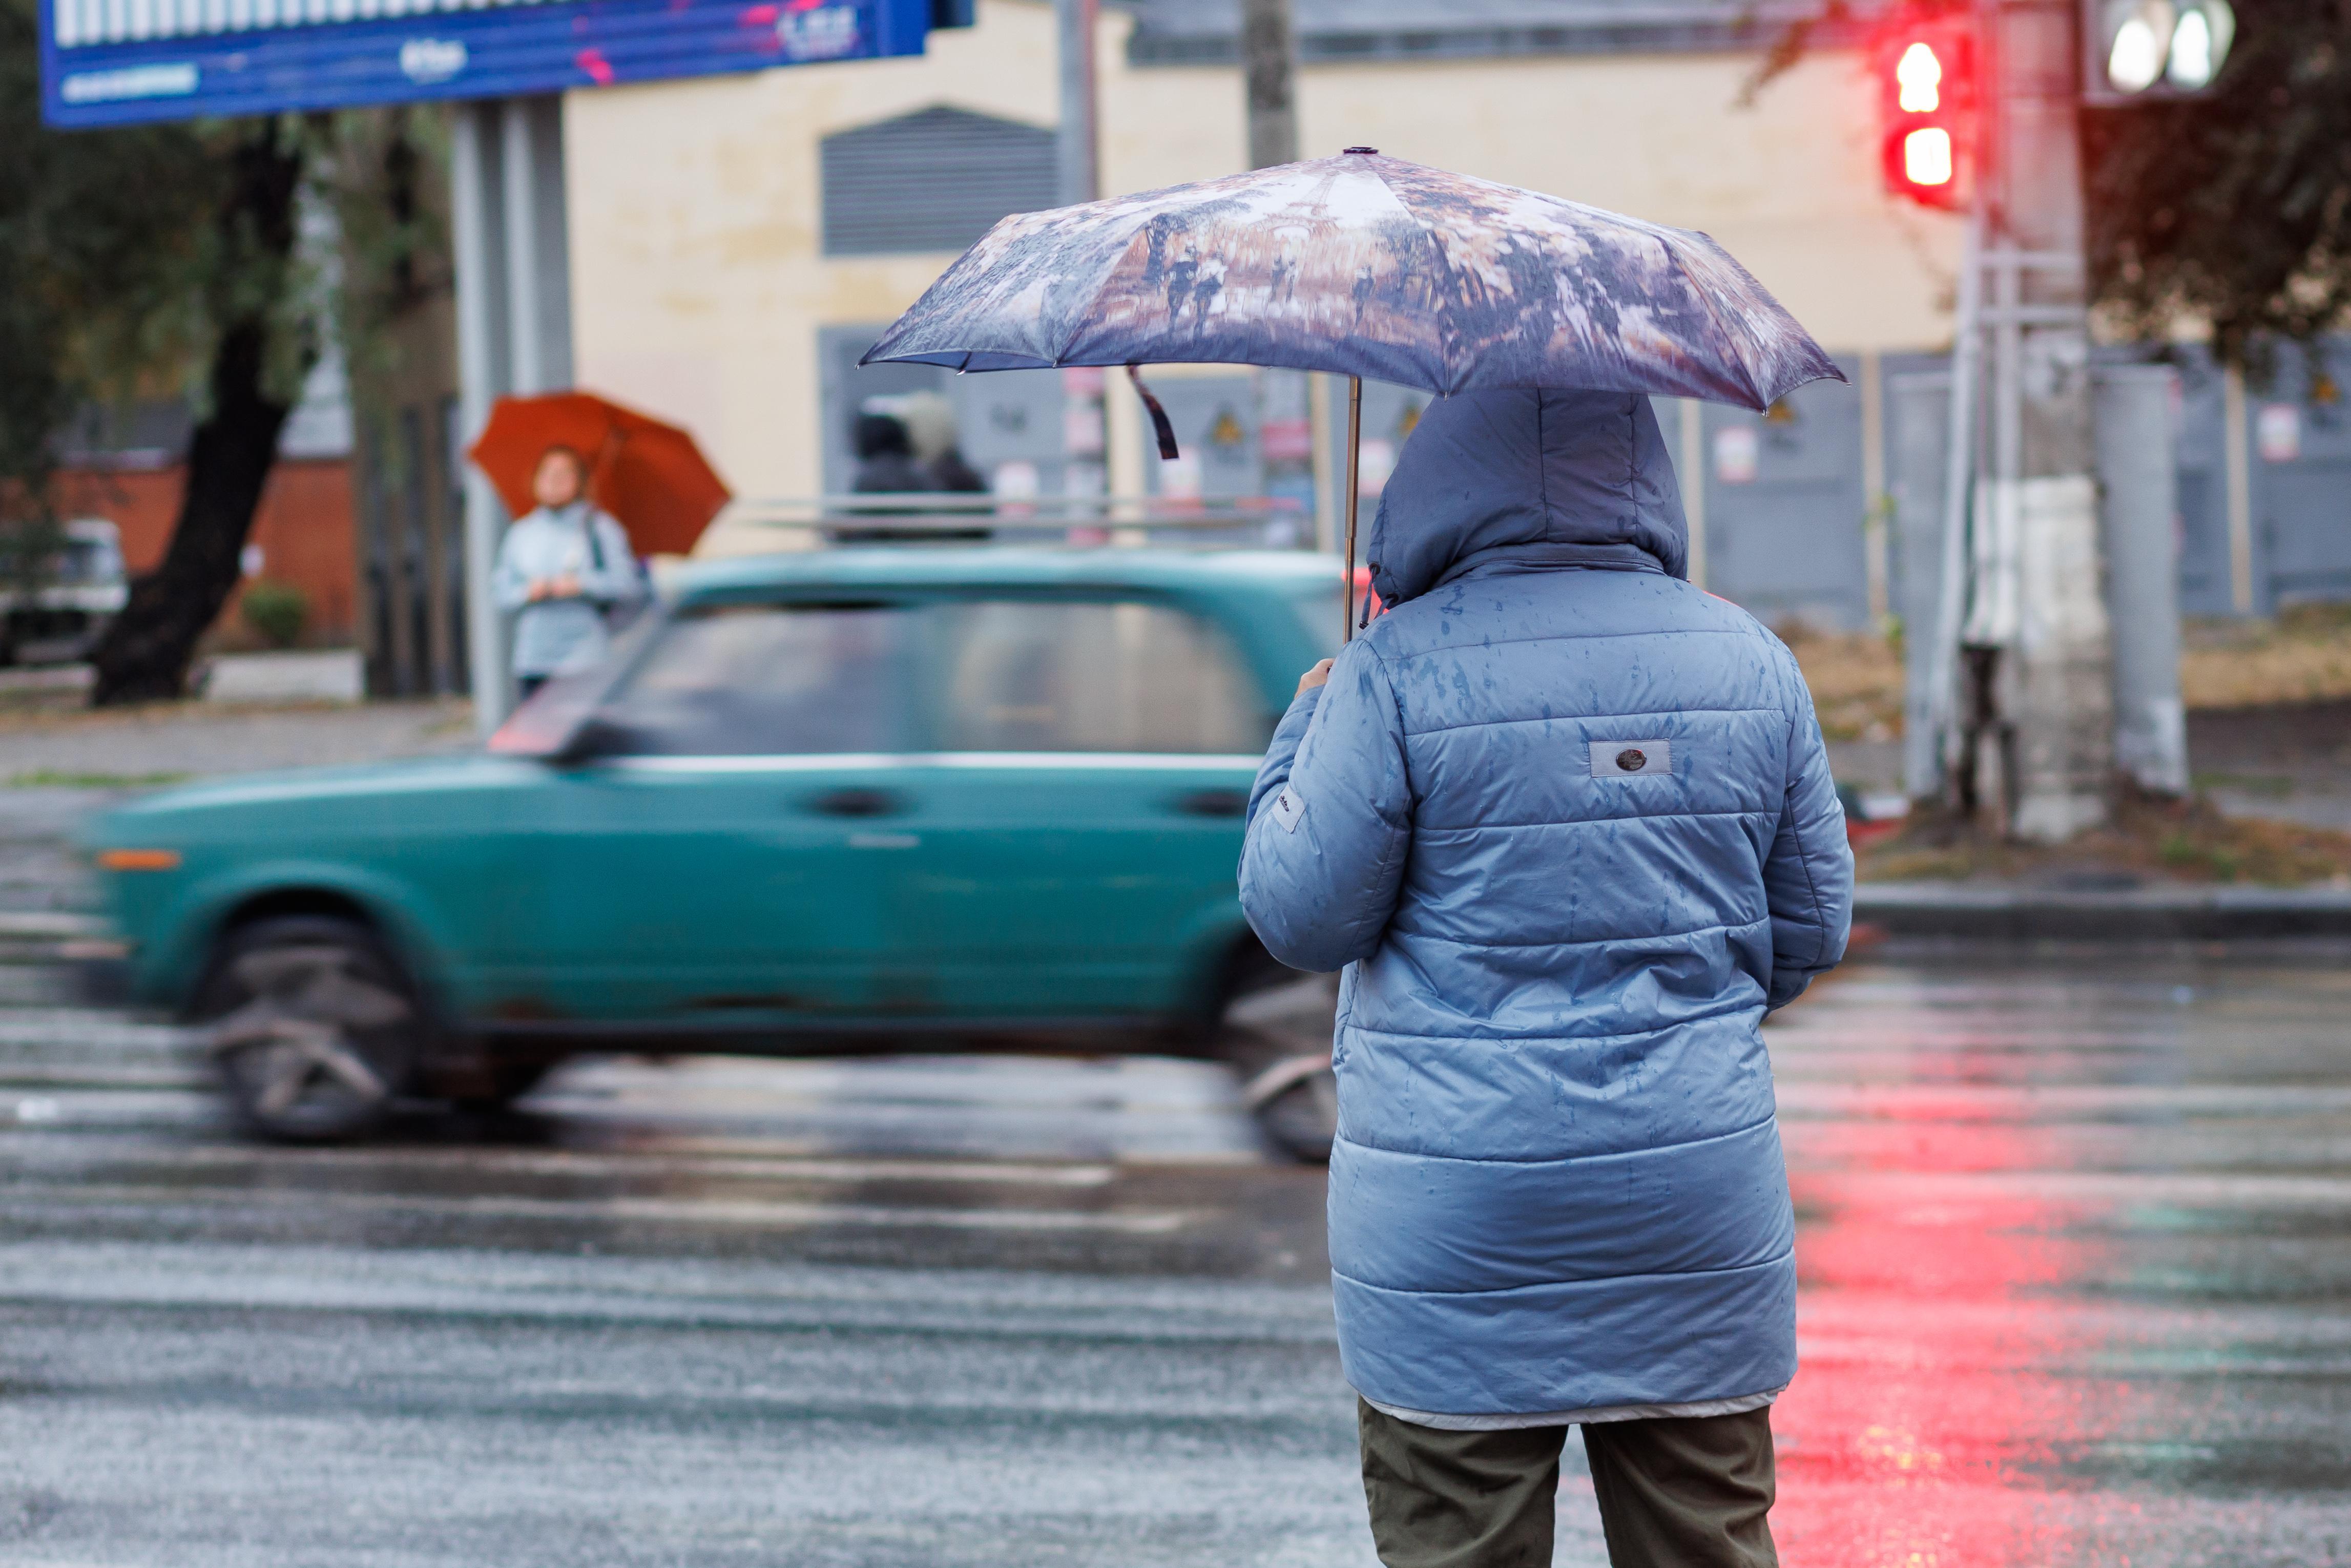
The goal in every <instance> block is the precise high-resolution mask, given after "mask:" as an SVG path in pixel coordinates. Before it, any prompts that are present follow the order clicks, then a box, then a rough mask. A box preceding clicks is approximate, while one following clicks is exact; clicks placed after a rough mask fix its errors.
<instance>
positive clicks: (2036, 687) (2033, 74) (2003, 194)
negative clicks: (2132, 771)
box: [1940, 0, 2114, 842]
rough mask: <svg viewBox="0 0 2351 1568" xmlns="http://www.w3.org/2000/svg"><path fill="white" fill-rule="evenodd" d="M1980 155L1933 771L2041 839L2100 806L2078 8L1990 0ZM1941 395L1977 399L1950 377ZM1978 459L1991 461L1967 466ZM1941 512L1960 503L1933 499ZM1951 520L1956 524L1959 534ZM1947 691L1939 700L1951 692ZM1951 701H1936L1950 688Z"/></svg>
mask: <svg viewBox="0 0 2351 1568" xmlns="http://www.w3.org/2000/svg"><path fill="white" fill-rule="evenodd" d="M1980 19H1981V22H1982V25H1983V35H1984V36H1983V42H1984V44H1985V46H1986V48H1985V51H1984V53H1985V56H1986V57H1987V62H1988V64H1989V66H1990V70H1989V72H1988V73H1987V75H1988V79H1989V83H1990V87H1991V90H1990V92H1989V93H1988V94H1987V95H1986V97H1987V99H1988V101H1987V104H1986V108H1987V110H1988V113H1987V115H1986V120H1985V130H1986V131H1988V132H1989V133H1990V134H1989V141H1990V143H1991V144H1990V146H1989V148H1988V149H1987V152H1988V156H1987V157H1985V158H1984V160H1983V162H1982V165H1981V172H1980V179H1979V183H1978V186H1977V191H1978V194H1977V198H1976V200H1977V203H1978V209H1979V213H1980V218H1979V220H1978V221H1979V222H1980V225H1981V229H1980V232H1981V233H1982V234H1983V235H1984V243H1983V244H1982V246H1980V248H1979V247H1977V246H1970V253H1971V254H1970V258H1969V267H1968V271H1969V273H1970V277H1966V278H1963V280H1962V283H1961V294H1962V298H1963V300H1966V299H1970V298H1972V300H1981V299H1982V298H1983V297H1984V295H1985V294H1986V293H1988V294H1989V296H1990V299H1989V303H1986V304H1983V305H1981V306H1980V308H1979V309H1978V310H1977V311H1976V312H1975V315H1976V318H1977V319H1976V321H1975V323H1974V324H1973V327H1974V330H1970V324H1969V323H1966V322H1962V323H1961V335H1962V343H1961V345H1960V349H1959V360H1960V361H1961V362H1962V363H1964V362H1965V361H1967V360H1968V359H1969V358H1970V357H1971V356H1972V355H1973V354H1974V353H1975V352H1977V351H1978V341H1977V334H1978V333H1979V332H1988V333H1989V334H1990V336H1991V376H1990V388H1989V391H1990V392H1991V398H1990V402H1991V409H1990V418H1989V420H1988V421H1986V422H1985V423H1986V424H1987V425H1988V427H1989V428H1988V430H1987V432H1986V434H1988V435H1989V437H1990V439H1989V443H1988V444H1989V447H1990V450H1989V452H1983V453H1982V454H1981V457H1979V456H1978V453H1979V452H1980V451H1981V446H1982V445H1983V444H1980V443H1978V442H1977V441H1975V440H1973V439H1968V440H1965V441H1960V440H1959V439H1956V438H1958V437H1959V436H1961V435H1962V434H1966V435H1969V436H1972V434H1973V433H1972V431H1971V430H1969V429H1968V428H1967V426H1968V424H1969V423H1970V411H1969V410H1967V409H1964V408H1960V407H1955V408H1954V410H1953V414H1952V419H1953V435H1954V437H1955V440H1954V443H1953V456H1954V469H1953V472H1954V473H1957V472H1958V464H1959V463H1961V462H1965V463H1967V464H1968V465H1969V466H1970V468H1971V469H1973V470H1974V471H1975V472H1978V473H1980V474H1981V475H1982V479H1981V482H1980V483H1979V484H1978V485H1977V486H1975V487H1974V493H1973V497H1972V505H1971V506H1970V507H1969V508H1968V513H1969V522H1970V528H1969V529H1968V532H1969V535H1970V539H1969V550H1968V554H1969V557H1970V559H1969V566H1970V570H1969V571H1968V573H1967V576H1968V579H1969V583H1968V606H1967V613H1966V616H1965V619H1964V624H1963V626H1962V628H1961V635H1960V638H1959V646H1958V648H1957V650H1956V652H1957V655H1958V656H1957V658H1956V659H1955V660H1954V661H1953V664H1954V666H1955V667H1954V668H1953V670H1952V674H1953V676H1954V679H1953V680H1952V681H1951V682H1949V684H1946V685H1942V686H1941V687H1940V689H1941V690H1942V691H1943V692H1944V693H1946V694H1950V695H1954V696H1956V700H1955V701H1954V704H1953V706H1954V708H1955V709H1956V712H1957V715H1958V728H1959V732H1960V733H1959V737H1958V739H1959V745H1958V746H1957V747H1956V748H1954V749H1953V750H1949V751H1947V752H1946V756H1945V762H1946V767H1947V768H1950V769H1951V770H1952V772H1953V774H1954V779H1953V781H1954V783H1955V784H1956V785H1957V786H1958V793H1959V796H1960V799H1961V800H1963V801H1967V802H1969V803H1970V804H1972V805H1973V806H1974V807H1975V808H1976V810H1977V811H1978V812H1979V814H1980V816H1981V817H1982V818H1983V819H1984V820H1986V821H1987V822H1988V823H1989V824H1991V825H1993V826H1995V827H1997V828H1999V829H2001V831H2007V832H2011V833H2013V834H2014V835H2015V836H2017V837H2020V838H2024V839H2031V840H2036V841H2044V842H2055V841H2062V840H2064V839H2069V838H2071V837H2073V836H2074V834H2076V833H2078V832H2081V831H2084V830H2085V829H2087V828H2091V827H2095V826H2097V825H2098V824H2100V823H2101V822H2103V821H2105V819H2106V816H2107V813H2108V805H2107V791H2108V788H2109V781H2110V778H2111V775H2112V771H2113V757H2114V736H2113V727H2114V711H2113V709H2114V699H2113V689H2112V681H2113V646H2112V634H2111V629H2110V627H2109V624H2108V622H2107V616H2106V610H2105V599H2104V581H2105V572H2104V570H2103V565H2102V561H2101V557H2100V550H2099V530H2098V492H2097V485H2096V481H2095V478H2094V477H2093V457H2094V453H2093V447H2092V442H2091V387H2090V367H2089V331H2088V318H2087V311H2086V287H2085V285H2086V278H2085V268H2084V263H2083V242H2084V235H2083V202H2082V176H2081V141H2080V132H2079V127H2078V124H2077V120H2076V111H2077V95H2076V89H2075V85H2074V84H2075V81H2076V79H2077V78H2076V74H2075V70H2074V27H2075V13H2074V5H2073V4H2071V0H1986V3H1985V5H1984V8H1983V9H1982V11H1981V12H1980ZM1955 381H1956V382H1958V383H1959V384H1956V385H1955V386H1954V388H1953V392H1954V394H1955V402H1959V403H1971V402H1973V396H1972V394H1973V387H1972V384H1971V383H1972V376H1971V375H1970V374H1969V373H1967V372H1966V371H1959V373H1958V374H1957V375H1955ZM1984 458H1988V459H1989V462H1988V463H1986V462H1984V461H1983V459H1984ZM1947 504H1949V506H1950V507H1952V509H1953V511H1954V512H1956V508H1957V505H1958V503H1957V500H1956V497H1955V496H1954V497H1947ZM1955 536H1956V530H1953V532H1952V535H1950V536H1947V537H1955ZM1955 686H1956V687H1959V688H1960V690H1959V692H1958V693H1956V694H1954V693H1953V688H1954V687H1955ZM1947 700H1950V699H1949V696H1947Z"/></svg>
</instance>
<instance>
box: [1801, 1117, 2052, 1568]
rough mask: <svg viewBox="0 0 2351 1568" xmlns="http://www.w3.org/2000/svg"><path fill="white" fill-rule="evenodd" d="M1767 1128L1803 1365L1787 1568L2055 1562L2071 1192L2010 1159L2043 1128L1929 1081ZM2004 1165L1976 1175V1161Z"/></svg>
mask: <svg viewBox="0 0 2351 1568" xmlns="http://www.w3.org/2000/svg"><path fill="white" fill-rule="evenodd" d="M1856 1109H1859V1110H1862V1111H1863V1113H1864V1115H1865V1116H1867V1119H1863V1120H1831V1121H1814V1120H1803V1119H1793V1120H1791V1121H1789V1122H1788V1123H1786V1124H1784V1127H1783V1135H1784V1136H1785V1137H1786V1140H1787V1144H1788V1153H1789V1166H1790V1180H1791V1183H1792V1186H1793V1188H1794V1192H1795V1198H1796V1211H1797V1217H1798V1236H1797V1243H1796V1259H1797V1266H1798V1270H1799V1274H1800V1281H1801V1285H1800V1291H1799V1306H1798V1329H1797V1332H1798V1336H1799V1345H1800V1353H1801V1355H1802V1370H1801V1371H1800V1372H1799V1373H1798V1375H1797V1377H1796V1381H1795V1384H1794V1385H1793V1386H1792V1387H1791V1388H1790V1389H1789V1391H1788V1393H1787V1394H1786V1395H1785V1396H1782V1399H1781V1402H1780V1405H1779V1406H1778V1409H1777V1411H1776V1412H1775V1414H1774V1420H1773V1426H1774V1427H1775V1428H1776V1430H1777V1432H1778V1434H1779V1438H1780V1456H1779V1467H1780V1469H1779V1474H1780V1501H1779V1505H1778V1507H1777V1508H1776V1509H1775V1510H1774V1511H1773V1513H1772V1526H1773V1532H1774V1534H1775V1535H1776V1536H1777V1537H1778V1539H1779V1542H1780V1547H1781V1552H1782V1559H1783V1561H1784V1562H1786V1563H1788V1564H1789V1568H2002V1565H2007V1564H2014V1565H2016V1568H2045V1565H2047V1564H2051V1563H2062V1562H2066V1561H2070V1560H2074V1550H2073V1548H2074V1544H2075V1543H2074V1542H2071V1541H2070V1540H2068V1539H2066V1537H2068V1536H2069V1535H2070V1534H2071V1529H2070V1526H2069V1524H2068V1522H2067V1521H2066V1518H2065V1516H2064V1511H2062V1510H2061V1509H2060V1508H2057V1507H2053V1506H2050V1505H2051V1504H2052V1503H2053V1502H2054V1501H2055V1499H2053V1497H2052V1495H2051V1488H2052V1486H2053V1477H2052V1476H2051V1474H2050V1469H2051V1464H2050V1460H2051V1457H2052V1452H2053V1448H2054V1447H2055V1446H2056V1445H2058V1444H2060V1443H2063V1442H2064V1441H2065V1440H2067V1439H2071V1438H2074V1437H2080V1436H2081V1435H2082V1434H2083V1433H2084V1430H2085V1414H2084V1412H2083V1410H2082V1409H2081V1408H2080V1402H2081V1399H2082V1397H2083V1395H2082V1386H2081V1385H2080V1384H2079V1382H2078V1381H2077V1380H2075V1379H2072V1378H2068V1377H2066V1376H2064V1375H2061V1374H2059V1373H2057V1372H2056V1371H2055V1370H2054V1369H2055V1368H2056V1367H2057V1366H2058V1365H2059V1364H2061V1363H2062V1362H2063V1360H2064V1355H2065V1353H2066V1352H2067V1350H2068V1349H2069V1348H2071V1347H2072V1346H2073V1345H2074V1343H2075V1342H2076V1340H2077V1339H2078V1333H2077V1331H2076V1329H2074V1327H2071V1326H2069V1322H2068V1318H2069V1314H2068V1313H2067V1312H2066V1310H2065V1303H2064V1300H2063V1297H2062V1295H2061V1294H2060V1291H2061V1289H2062V1287H2063V1286H2064V1283H2065V1282H2066V1281H2069V1280H2080V1279H2081V1278H2083V1276H2084V1274H2085V1272H2086V1271H2087V1270H2089V1268H2090V1266H2091V1264H2092V1261H2093V1260H2091V1259H2090V1258H2089V1257H2088V1256H2087V1255H2086V1250H2085V1249H2086V1248H2087V1247H2088V1245H2089V1244H2087V1243H2084V1242H2080V1241H2078V1240H2075V1239H2069V1238H2068V1237H2066V1236H2065V1235H2064V1231H2063V1223H2064V1218H2065V1215H2064V1210H2066V1209H2070V1208H2072V1207H2074V1206H2072V1205H2067V1204H2059V1203H2052V1202H2045V1201H2042V1200H2039V1199H2036V1198H2034V1197H2031V1196H2020V1193H2019V1188H2020V1186H2029V1183H2020V1182H2019V1181H2017V1180H2015V1179H2013V1175H2012V1174H2011V1173H2030V1172H2033V1171H2046V1170H2051V1169H2056V1168H2063V1166H2064V1164H2065V1162H2064V1159H2063V1157H2062V1155H2061V1154H2060V1153H2059V1152H2058V1151H2057V1150H2055V1149H2054V1148H2053V1147H2052V1146H2051V1145H2052V1144H2053V1139H2052V1138H2051V1137H2050V1136H2048V1135H2046V1134H2042V1133H2040V1132H2038V1131H2036V1130H2035V1129H2033V1128H2032V1127H2029V1126H2020V1125H2017V1124H2013V1123H2008V1122H2000V1121H1992V1122H1987V1121H1985V1120H1983V1119H1981V1117H1980V1114H1979V1113H1980V1109H1981V1101H1980V1099H1971V1100H1970V1101H1969V1103H1968V1106H1967V1113H1962V1111H1961V1107H1960V1106H1959V1105H1958V1104H1956V1103H1955V1104H1953V1105H1951V1106H1949V1107H1942V1106H1938V1104H1937V1103H1936V1102H1935V1099H1934V1097H1933V1096H1931V1095H1928V1096H1917V1095H1906V1094H1896V1095H1895V1096H1891V1097H1889V1103H1887V1104H1886V1105H1885V1106H1883V1107H1881V1108H1879V1109H1878V1111H1877V1113H1876V1114H1875V1115H1874V1116H1872V1115H1868V1113H1867V1111H1866V1108H1865V1107H1856ZM1992 1172H1999V1173H2004V1174H2009V1179H1993V1180H1983V1179H1980V1178H1979V1177H1978V1176H1976V1175H1975V1174H1974V1173H1992Z"/></svg>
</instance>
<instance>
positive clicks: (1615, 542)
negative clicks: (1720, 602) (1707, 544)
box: [1364, 387, 1689, 605]
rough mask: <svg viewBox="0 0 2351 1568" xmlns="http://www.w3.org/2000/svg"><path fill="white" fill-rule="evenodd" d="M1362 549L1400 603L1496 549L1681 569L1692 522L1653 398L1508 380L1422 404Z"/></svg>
mask: <svg viewBox="0 0 2351 1568" xmlns="http://www.w3.org/2000/svg"><path fill="white" fill-rule="evenodd" d="M1364 557H1365V559H1367V560H1369V561H1370V562H1371V569H1372V586H1373V587H1374V589H1376V590H1378V591H1379V595H1380V600H1381V601H1382V602H1383V603H1385V604H1390V605H1395V604H1401V603H1403V602H1404V601H1405V600H1407V599H1413V598H1416V597H1417V596H1419V595H1421V594H1423V593H1426V592H1427V591H1429V590H1430V589H1432V588H1435V587H1436V586H1437V584H1439V583H1441V582H1444V581H1446V580H1447V579H1449V578H1453V577H1458V576H1459V575H1460V574H1461V573H1462V572H1464V571H1467V570H1469V569H1471V568H1472V567H1475V566H1479V565H1481V564H1483V563H1485V562H1486V561H1489V560H1492V559H1498V558H1504V559H1510V560H1513V561H1520V562H1524V563H1527V564H1531V565H1540V564H1555V565H1576V566H1614V567H1617V568H1619V569H1625V568H1630V569H1634V570H1660V569H1662V570H1665V571H1666V572H1667V573H1669V574H1671V575H1672V576H1675V577H1683V576H1686V575H1687V569H1688V559H1689V526H1688V524H1687V522H1686V521H1685V520H1684V519H1683V517H1682V497H1681V489H1680V486H1677V484H1676V483H1675V482H1674V465H1673V461H1672V459H1671V458H1670V457H1668V456H1667V453H1666V442H1665V436H1664V434H1663V433H1662V432H1660V431H1659V430H1658V428H1657V416H1656V413H1655V412H1654V411H1653V410H1652V409H1651V408H1650V406H1649V400H1648V398H1647V397H1646V396H1644V395H1642V394H1641V393H1638V392H1565V391H1558V390H1553V389H1549V388H1542V389H1538V388H1531V387H1507V388H1498V389H1495V390H1493V391H1489V392H1464V393H1461V394H1459V395H1458V396H1455V397H1447V398H1439V399H1437V401H1436V402H1432V403H1430V404H1429V405H1428V407H1427V409H1426V411H1425V412H1424V413H1422V414H1421V416H1420V423H1418V424H1417V425H1416V426H1415V427H1414V429H1413V433H1412V434H1411V436H1410V438H1408V439H1407V440H1406V441H1405V447H1404V453H1403V455H1402V456H1400V457H1399V458H1398V459H1397V461H1396V465H1395V473H1394V474H1393V475H1392V476H1390V477H1389V479H1388V482H1387V486H1386V488H1385V489H1384V490H1383V491H1382V492H1381V495H1380V510H1379V515H1378V517H1375V518H1374V519H1373V521H1372V531H1371V538H1370V542H1369V544H1368V545H1367V547H1366V549H1365V550H1364Z"/></svg>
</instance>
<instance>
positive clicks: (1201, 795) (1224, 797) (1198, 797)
mask: <svg viewBox="0 0 2351 1568" xmlns="http://www.w3.org/2000/svg"><path fill="white" fill-rule="evenodd" d="M1175 809H1176V810H1179V811H1181V812H1183V813H1184V814H1185V815H1186V816H1187V817H1238V816H1240V815H1242V814H1243V813H1245V812H1246V811H1248V810H1249V791H1248V790H1246V789H1195V790H1193V791H1192V792H1191V793H1190V794H1188V795H1179V796H1177V797H1176V798H1175Z"/></svg>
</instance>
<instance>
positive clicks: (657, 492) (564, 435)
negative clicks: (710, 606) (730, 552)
mask: <svg viewBox="0 0 2351 1568" xmlns="http://www.w3.org/2000/svg"><path fill="white" fill-rule="evenodd" d="M550 446H569V447H570V448H571V449H572V450H573V451H575V452H577V453H579V454H580V455H581V456H582V457H584V458H586V459H587V460H588V466H589V476H588V489H589V494H590V496H592V497H594V498H595V501H596V504H597V505H598V506H600V507H603V508H604V509H605V510H606V511H608V512H610V513H611V514H612V516H613V517H617V518H619V519H620V523H621V526H622V528H625V529H627V530H628V534H629V542H630V544H631V545H632V546H633V547H634V548H635V549H636V551H637V553H638V554H639V555H684V553H685V552H686V551H688V550H690V549H693V548H694V541H695V540H696V539H698V538H701V537H702V530H703V529H704V528H707V527H709V525H710V519H711V518H713V517H716V516H717V515H718V509H719V508H720V507H724V506H725V505H726V503H727V502H728V501H729V500H731V499H733V498H734V493H733V492H732V491H730V490H728V489H727V488H726V482H725V481H724V480H722V479H720V478H719V477H718V475H717V473H716V470H714V469H713V468H712V467H711V466H710V461H709V459H707V458H705V456H703V455H702V448H700V447H699V446H696V445H695V444H694V437H693V436H691V435H689V434H686V433H685V432H684V431H683V430H680V429H679V428H678V427H677V426H676V425H674V424H666V423H663V422H662V421H660V420H658V419H655V418H653V416H652V415H650V414H643V413H638V412H637V411H636V410H634V409H632V408H624V407H622V405H621V404H619V403H616V402H612V401H611V399H609V398H601V397H598V396H597V395H596V394H595V393H593V392H549V393H546V394H544V395H542V396H538V397H502V398H500V399H498V401H497V402H496V405H495V406H493V407H492V408H491V410H490V420H489V423H488V424H486V426H484V427H483V430H482V438H481V439H480V440H479V441H476V442H475V443H474V444H473V448H472V450H471V451H469V452H467V453H466V454H465V455H467V456H468V457H471V458H472V459H473V460H474V465H475V467H477V468H479V469H481V471H482V472H483V473H484V474H485V475H486V476H488V478H489V481H490V483H491V484H493V485H495V486H497V491H498V498H499V499H500V500H502V501H504V502H505V503H506V504H507V511H508V512H510V513H512V514H513V515H515V516H516V517H520V516H522V515H523V514H524V513H525V512H528V511H529V510H530V509H531V507H534V506H536V505H538V503H537V502H536V501H535V500H533V499H532V497H531V493H530V482H531V476H533V475H534V474H536V473H537V472H538V461H539V459H540V458H541V457H544V456H545V455H547V449H548V448H549V447H550Z"/></svg>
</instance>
